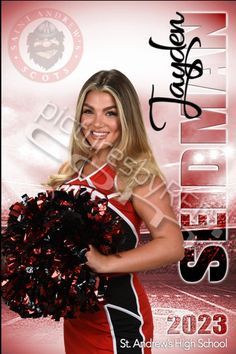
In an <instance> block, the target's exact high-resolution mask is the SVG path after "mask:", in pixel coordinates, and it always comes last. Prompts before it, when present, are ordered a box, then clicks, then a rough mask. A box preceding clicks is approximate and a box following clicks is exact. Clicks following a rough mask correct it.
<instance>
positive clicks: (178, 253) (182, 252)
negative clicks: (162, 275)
mask: <svg viewBox="0 0 236 354" xmlns="http://www.w3.org/2000/svg"><path fill="white" fill-rule="evenodd" d="M175 256H176V262H179V261H182V259H184V257H185V249H184V247H183V246H181V247H179V248H178V249H177V250H176V252H175Z"/></svg>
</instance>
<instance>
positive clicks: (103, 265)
mask: <svg viewBox="0 0 236 354" xmlns="http://www.w3.org/2000/svg"><path fill="white" fill-rule="evenodd" d="M85 257H86V258H87V262H86V264H87V265H88V266H89V267H90V268H91V269H92V270H93V271H94V272H96V273H108V260H109V256H105V255H104V254H102V253H100V252H99V251H98V250H97V249H96V248H95V247H94V246H92V245H89V250H88V251H87V252H86V253H85Z"/></svg>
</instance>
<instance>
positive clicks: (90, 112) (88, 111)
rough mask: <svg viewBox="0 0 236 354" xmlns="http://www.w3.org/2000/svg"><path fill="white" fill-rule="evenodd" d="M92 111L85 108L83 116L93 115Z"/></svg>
mask: <svg viewBox="0 0 236 354" xmlns="http://www.w3.org/2000/svg"><path fill="white" fill-rule="evenodd" d="M92 113H93V112H92V110H91V109H89V108H84V109H83V111H82V114H92Z"/></svg>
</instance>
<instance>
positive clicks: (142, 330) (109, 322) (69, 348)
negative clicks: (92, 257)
mask: <svg viewBox="0 0 236 354" xmlns="http://www.w3.org/2000/svg"><path fill="white" fill-rule="evenodd" d="M83 167H84V165H83V166H82V167H81V169H80V171H79V173H76V174H75V175H74V176H73V177H72V179H71V180H69V181H67V182H65V183H64V184H63V185H61V186H60V188H59V189H60V190H64V191H71V190H72V191H73V193H74V195H76V193H78V192H79V190H80V188H81V187H83V188H86V190H87V191H88V192H89V193H90V195H91V198H92V199H94V198H95V197H101V198H104V197H106V198H107V199H108V208H109V210H110V211H112V212H113V213H114V215H116V214H118V215H119V216H120V217H121V218H122V220H123V223H124V226H125V232H126V237H125V242H124V243H122V246H121V249H119V251H125V250H128V249H131V248H135V247H137V245H138V242H139V238H140V225H141V219H140V217H139V216H138V214H137V213H136V212H135V209H134V207H133V205H132V202H131V201H130V200H127V201H125V202H120V201H118V200H117V199H116V198H117V197H118V196H119V193H118V192H117V191H116V188H115V187H116V172H115V170H114V169H113V168H112V167H111V166H110V165H109V164H107V163H106V164H104V165H103V166H101V167H100V168H98V169H97V170H96V171H94V172H93V173H91V174H89V175H88V176H86V177H83V176H82V170H83ZM152 336H153V319H152V313H151V307H150V304H149V301H148V298H147V295H146V292H145V290H144V288H143V286H142V284H141V282H140V281H139V279H138V276H137V274H136V273H126V274H122V275H120V276H113V275H112V274H111V277H109V280H108V286H107V290H106V294H105V301H104V302H101V303H100V311H98V312H96V313H79V315H78V317H77V318H76V319H65V320H64V343H65V350H66V354H108V353H109V354H111V353H115V354H150V353H151V349H150V343H151V340H152ZM145 343H147V345H145Z"/></svg>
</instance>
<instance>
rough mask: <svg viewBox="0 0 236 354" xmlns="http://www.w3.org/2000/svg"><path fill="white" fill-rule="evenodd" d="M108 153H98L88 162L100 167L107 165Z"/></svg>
mask: <svg viewBox="0 0 236 354" xmlns="http://www.w3.org/2000/svg"><path fill="white" fill-rule="evenodd" d="M107 156H108V153H107V152H105V151H102V152H97V153H95V154H93V155H91V156H90V157H89V158H88V161H89V162H91V163H92V164H94V165H95V166H97V167H99V166H102V165H104V164H105V163H107Z"/></svg>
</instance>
